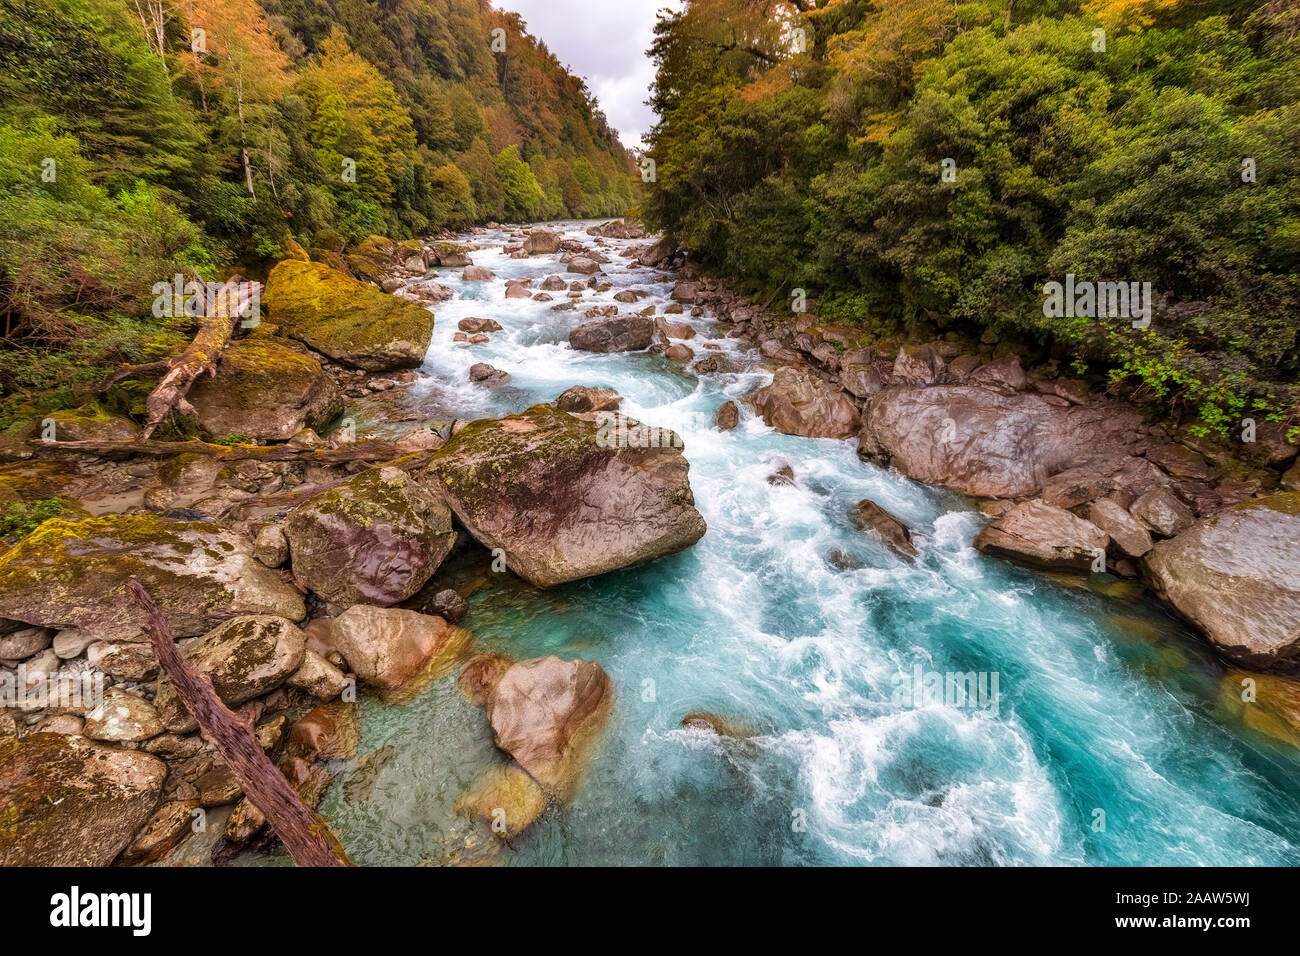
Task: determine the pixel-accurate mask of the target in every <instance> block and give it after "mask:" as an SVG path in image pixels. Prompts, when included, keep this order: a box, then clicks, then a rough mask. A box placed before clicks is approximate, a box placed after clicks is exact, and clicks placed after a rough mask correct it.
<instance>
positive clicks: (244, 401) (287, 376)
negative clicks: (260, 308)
mask: <svg viewBox="0 0 1300 956" xmlns="http://www.w3.org/2000/svg"><path fill="white" fill-rule="evenodd" d="M187 398H188V399H189V402H190V404H191V405H193V406H194V409H195V411H196V412H197V413H198V417H199V426H200V427H201V428H202V429H203V431H204V432H206V433H207V434H208V435H211V436H213V437H214V438H228V437H230V436H231V435H240V436H243V437H245V438H258V439H265V440H268V441H287V440H288V439H290V438H292V437H293V436H294V435H296V434H297V433H298V432H300V431H302V430H303V429H304V428H320V427H321V426H323V425H325V424H326V423H327V422H328V421H330V419H332V418H334V416H336V415H337V414H339V412H341V411H342V410H343V402H342V399H341V397H340V395H339V392H338V388H337V387H336V386H335V385H334V380H333V379H332V378H331V377H330V376H329V375H327V374H326V373H325V370H324V369H322V368H321V364H320V362H318V361H316V360H315V359H314V358H312V357H311V356H310V355H304V354H303V353H302V352H298V351H295V350H293V349H290V348H286V347H285V346H283V345H279V344H277V343H275V342H273V341H270V340H269V339H265V338H254V339H245V340H243V341H240V342H237V343H235V344H234V345H232V346H231V347H230V348H228V349H226V351H225V352H224V353H222V356H221V361H220V363H219V364H218V365H217V374H216V376H215V377H210V376H206V375H204V376H200V377H199V379H198V380H197V381H196V382H195V383H194V386H193V387H192V388H191V389H190V391H189V395H188V396H187Z"/></svg>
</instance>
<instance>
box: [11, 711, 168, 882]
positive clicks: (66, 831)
mask: <svg viewBox="0 0 1300 956" xmlns="http://www.w3.org/2000/svg"><path fill="white" fill-rule="evenodd" d="M166 777H167V765H166V764H165V763H163V762H162V761H161V760H159V759H158V758H157V757H155V756H153V755H152V754H147V753H143V752H140V751H133V750H115V749H111V748H108V747H101V746H99V745H98V744H94V743H91V742H90V741H88V740H86V739H84V738H82V737H69V736H65V735H64V734H47V733H37V734H29V735H27V736H25V737H16V738H12V739H9V740H4V741H0V808H2V809H0V866H108V865H109V864H110V863H112V862H113V860H114V859H115V858H116V857H117V855H118V854H119V853H121V852H122V850H123V849H125V848H126V846H127V844H128V843H130V842H131V838H132V837H133V836H135V833H136V831H137V830H139V829H140V828H141V827H142V826H144V825H145V823H146V822H148V820H149V818H150V817H151V816H152V815H153V812H154V808H155V807H156V806H157V805H158V800H159V798H160V797H161V795H162V785H163V781H164V780H165V779H166Z"/></svg>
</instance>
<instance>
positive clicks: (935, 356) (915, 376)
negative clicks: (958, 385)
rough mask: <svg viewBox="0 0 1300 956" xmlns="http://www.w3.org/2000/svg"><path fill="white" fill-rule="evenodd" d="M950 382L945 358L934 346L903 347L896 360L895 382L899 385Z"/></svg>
mask: <svg viewBox="0 0 1300 956" xmlns="http://www.w3.org/2000/svg"><path fill="white" fill-rule="evenodd" d="M947 380H948V375H947V368H946V366H945V365H944V361H943V357H942V356H940V355H939V353H938V352H937V351H936V350H935V348H934V346H932V345H922V346H920V347H917V348H911V349H909V348H907V347H903V348H900V349H899V350H898V357H897V358H896V359H894V373H893V381H894V383H895V384H897V385H912V386H925V385H942V384H943V383H944V382H946V381H947Z"/></svg>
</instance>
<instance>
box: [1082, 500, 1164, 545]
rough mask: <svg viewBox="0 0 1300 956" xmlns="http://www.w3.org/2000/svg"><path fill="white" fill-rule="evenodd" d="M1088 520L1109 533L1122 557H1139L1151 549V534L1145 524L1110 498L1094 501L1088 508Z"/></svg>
mask: <svg viewBox="0 0 1300 956" xmlns="http://www.w3.org/2000/svg"><path fill="white" fill-rule="evenodd" d="M1088 520H1089V521H1091V522H1092V523H1093V524H1095V525H1096V526H1097V527H1098V528H1100V529H1101V530H1102V531H1104V532H1106V534H1108V535H1110V540H1111V543H1112V544H1114V545H1115V547H1116V548H1118V549H1119V552H1120V554H1122V555H1123V556H1124V557H1128V558H1140V557H1142V555H1144V554H1146V553H1147V552H1148V551H1150V550H1151V534H1150V532H1148V531H1147V529H1146V526H1145V525H1143V524H1142V522H1141V521H1138V520H1137V518H1134V517H1133V516H1132V515H1131V514H1129V512H1128V510H1127V509H1126V508H1125V507H1124V506H1123V505H1121V504H1120V503H1119V502H1117V501H1115V500H1113V499H1111V498H1103V499H1102V500H1101V501H1094V502H1093V503H1092V506H1091V508H1089V509H1088Z"/></svg>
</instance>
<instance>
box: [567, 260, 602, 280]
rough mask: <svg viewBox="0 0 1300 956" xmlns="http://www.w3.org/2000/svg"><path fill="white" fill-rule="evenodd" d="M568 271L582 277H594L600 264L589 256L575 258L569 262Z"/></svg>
mask: <svg viewBox="0 0 1300 956" xmlns="http://www.w3.org/2000/svg"><path fill="white" fill-rule="evenodd" d="M568 271H569V272H576V273H577V274H578V275H584V276H589V275H594V274H595V273H597V272H599V271H600V264H599V263H598V262H596V260H595V259H592V258H591V257H590V256H575V257H574V258H572V259H570V260H569V268H568Z"/></svg>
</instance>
